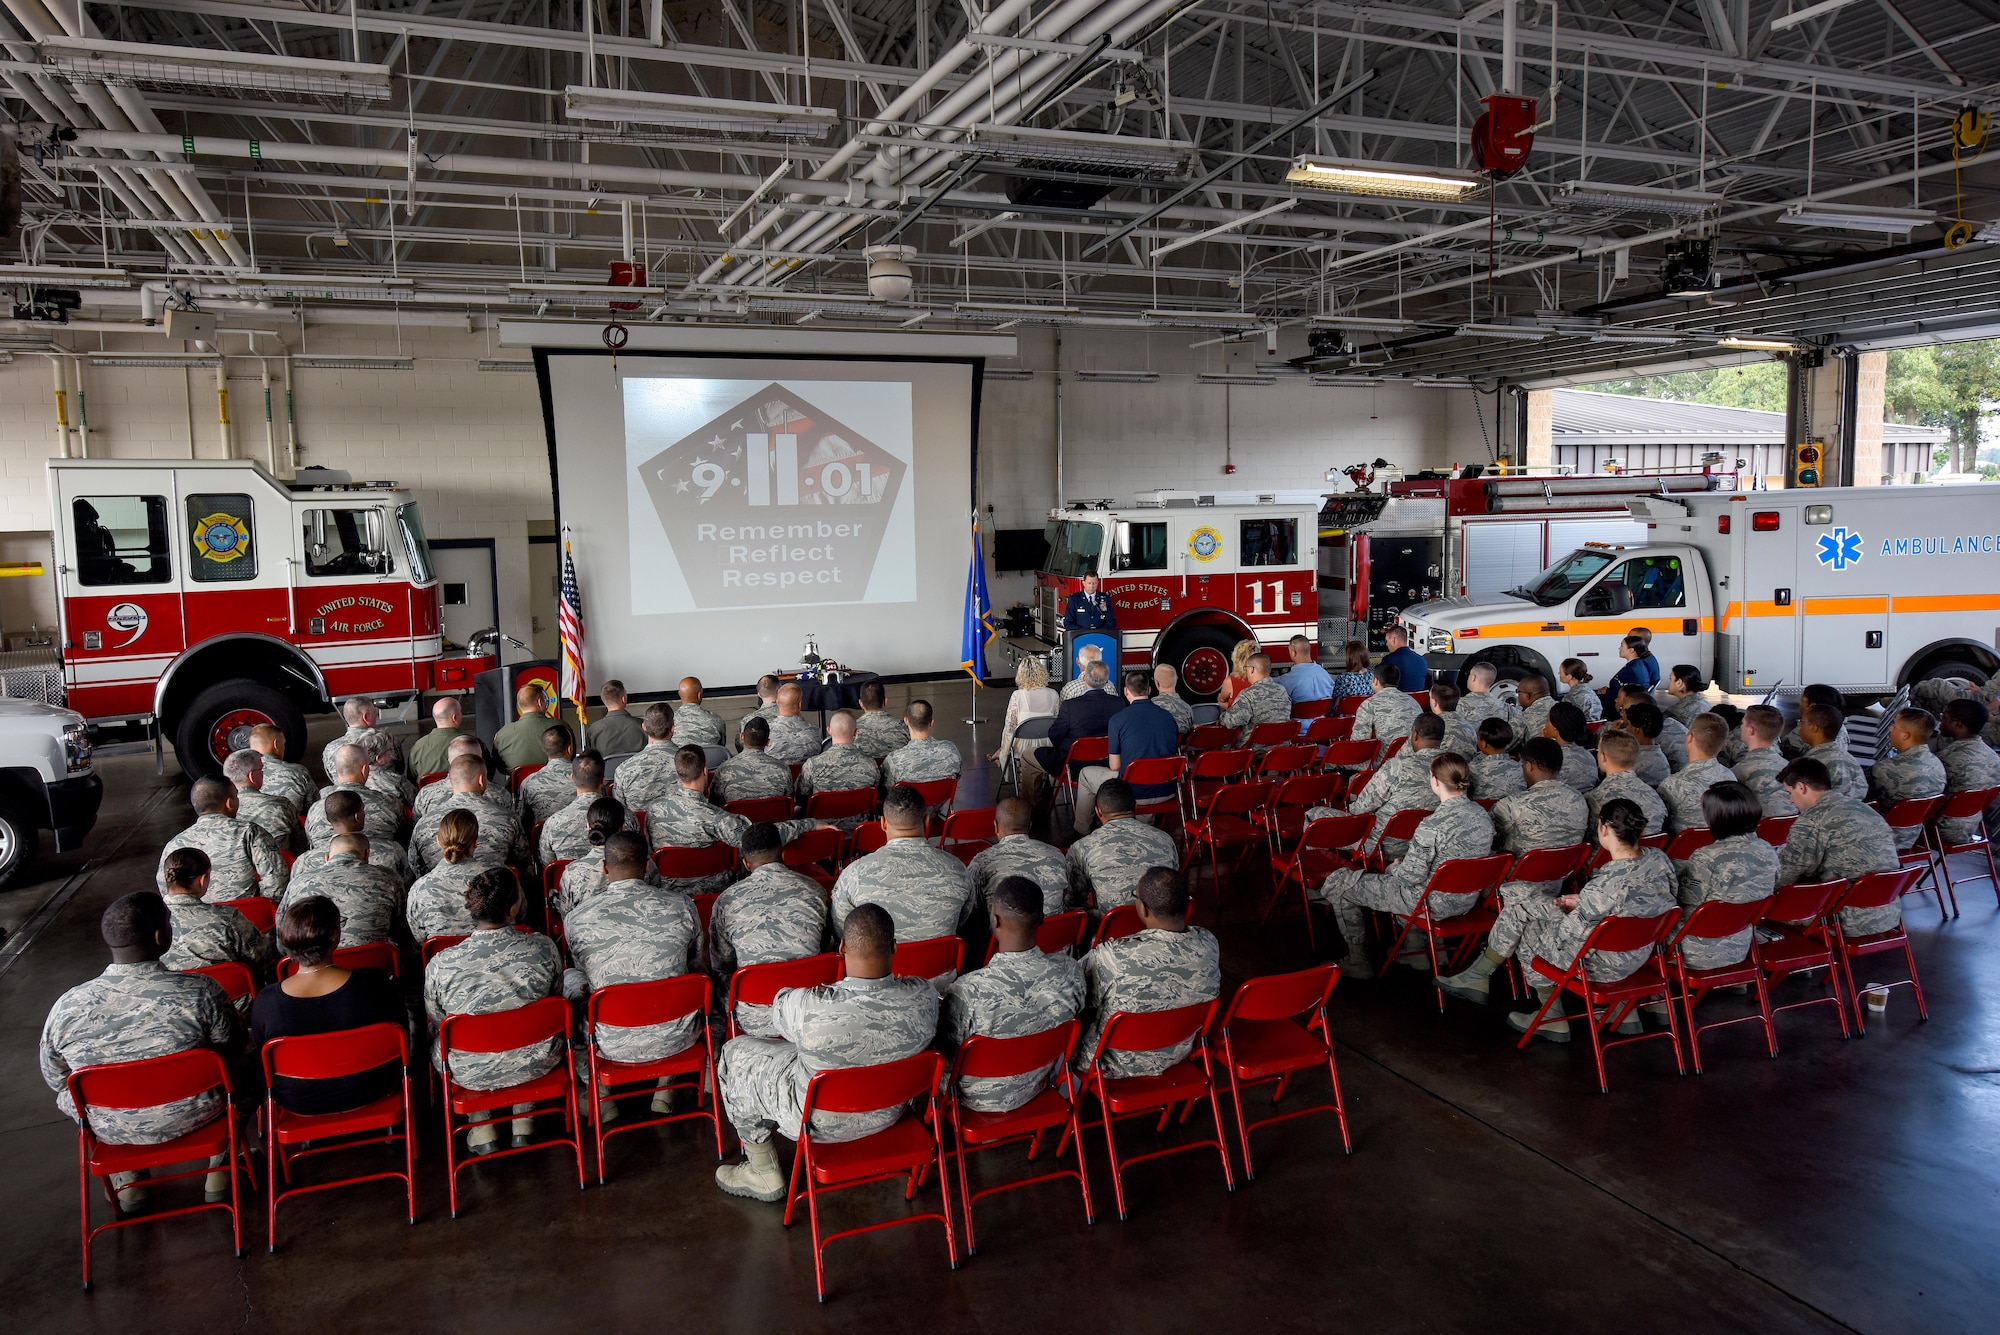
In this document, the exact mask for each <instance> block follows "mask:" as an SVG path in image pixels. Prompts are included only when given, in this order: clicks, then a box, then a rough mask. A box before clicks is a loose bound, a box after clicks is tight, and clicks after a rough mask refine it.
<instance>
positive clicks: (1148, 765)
mask: <svg viewBox="0 0 2000 1335" xmlns="http://www.w3.org/2000/svg"><path fill="white" fill-rule="evenodd" d="M1186 773H1187V761H1186V760H1185V759H1183V758H1182V757H1180V756H1146V757H1145V758H1143V759H1140V760H1134V761H1132V762H1131V763H1129V764H1127V765H1125V766H1123V767H1122V768H1121V769H1120V770H1119V771H1118V777H1119V778H1121V779H1123V780H1125V782H1127V783H1129V784H1131V785H1132V786H1133V787H1134V788H1155V787H1158V786H1159V785H1161V784H1166V783H1179V782H1180V781H1181V776H1182V775H1184V774H1186ZM1156 800H1157V799H1156Z"/></svg>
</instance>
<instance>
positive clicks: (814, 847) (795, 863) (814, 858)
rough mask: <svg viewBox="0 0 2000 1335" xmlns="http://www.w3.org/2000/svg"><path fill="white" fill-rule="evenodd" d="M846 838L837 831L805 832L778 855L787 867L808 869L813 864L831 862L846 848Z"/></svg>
mask: <svg viewBox="0 0 2000 1335" xmlns="http://www.w3.org/2000/svg"><path fill="white" fill-rule="evenodd" d="M846 841H847V836H846V835H844V834H842V833H841V832H840V831H839V830H835V829H824V830H807V831H806V832H805V833H804V834H802V835H799V836H798V837H797V838H795V839H793V840H792V841H791V842H790V843H788V844H786V845H785V847H784V850H783V851H782V852H781V853H780V854H779V857H780V858H782V859H783V861H784V864H785V865H786V866H787V867H808V866H811V865H812V864H813V863H815V862H832V861H833V860H835V859H836V858H838V857H839V856H840V850H841V849H842V848H843V847H845V846H846Z"/></svg>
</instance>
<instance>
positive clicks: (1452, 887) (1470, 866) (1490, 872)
mask: <svg viewBox="0 0 2000 1335" xmlns="http://www.w3.org/2000/svg"><path fill="white" fill-rule="evenodd" d="M1513 861H1514V855H1513V854H1512V853H1492V854H1488V855H1487V856H1486V857H1483V858H1447V859H1445V860H1444V861H1443V862H1440V863H1439V864H1438V865H1437V869H1436V870H1435V871H1433V872H1432V873H1431V881H1430V892H1431V893H1432V894H1434V895H1477V894H1484V893H1485V892H1486V891H1488V890H1492V889H1494V888H1496V887H1497V886H1498V885H1499V884H1500V882H1501V881H1502V880H1503V879H1504V878H1505V877H1506V875H1507V868H1508V867H1509V866H1511V865H1512V864H1513Z"/></svg>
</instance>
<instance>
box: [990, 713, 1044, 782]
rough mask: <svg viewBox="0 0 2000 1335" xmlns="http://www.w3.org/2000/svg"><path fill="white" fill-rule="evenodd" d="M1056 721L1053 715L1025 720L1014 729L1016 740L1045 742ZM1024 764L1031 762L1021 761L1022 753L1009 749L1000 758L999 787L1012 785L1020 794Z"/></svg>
mask: <svg viewBox="0 0 2000 1335" xmlns="http://www.w3.org/2000/svg"><path fill="white" fill-rule="evenodd" d="M1055 721H1056V720H1055V716H1054V715H1052V714H1050V715H1041V716H1038V717H1035V718H1030V719H1023V720H1022V721H1021V725H1020V726H1019V727H1018V728H1015V729H1014V740H1015V741H1017V742H1045V741H1047V740H1048V739H1049V728H1050V726H1051V725H1052V724H1054V723H1055ZM1024 763H1031V762H1024V761H1023V760H1022V759H1021V755H1020V752H1018V751H1016V750H1015V749H1014V748H1012V747H1008V748H1007V753H1006V754H1005V755H1004V756H1002V757H1001V758H1000V784H999V786H1000V787H1002V788H1004V787H1006V786H1007V785H1008V784H1010V783H1011V784H1012V785H1014V791H1015V792H1017V793H1018V792H1020V791H1021V766H1022V765H1023V764H1024Z"/></svg>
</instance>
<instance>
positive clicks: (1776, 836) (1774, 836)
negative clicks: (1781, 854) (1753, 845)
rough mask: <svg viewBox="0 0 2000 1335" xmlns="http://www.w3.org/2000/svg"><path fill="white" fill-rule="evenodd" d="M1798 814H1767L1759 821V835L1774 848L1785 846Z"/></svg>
mask: <svg viewBox="0 0 2000 1335" xmlns="http://www.w3.org/2000/svg"><path fill="white" fill-rule="evenodd" d="M1797 820H1798V817H1797V816H1766V817H1764V819H1762V820H1760V821H1758V822H1757V837H1758V838H1759V839H1762V840H1763V841H1764V842H1765V843H1767V844H1769V845H1770V846H1771V847H1773V848H1783V847H1784V846H1785V840H1786V838H1787V837H1788V836H1790V834H1791V832H1792V825H1793V824H1794V823H1795V822H1796V821H1797Z"/></svg>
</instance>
